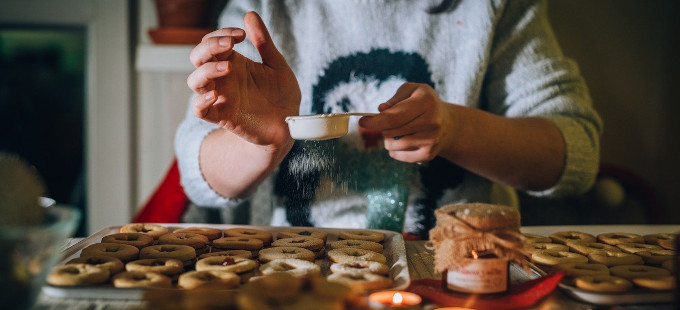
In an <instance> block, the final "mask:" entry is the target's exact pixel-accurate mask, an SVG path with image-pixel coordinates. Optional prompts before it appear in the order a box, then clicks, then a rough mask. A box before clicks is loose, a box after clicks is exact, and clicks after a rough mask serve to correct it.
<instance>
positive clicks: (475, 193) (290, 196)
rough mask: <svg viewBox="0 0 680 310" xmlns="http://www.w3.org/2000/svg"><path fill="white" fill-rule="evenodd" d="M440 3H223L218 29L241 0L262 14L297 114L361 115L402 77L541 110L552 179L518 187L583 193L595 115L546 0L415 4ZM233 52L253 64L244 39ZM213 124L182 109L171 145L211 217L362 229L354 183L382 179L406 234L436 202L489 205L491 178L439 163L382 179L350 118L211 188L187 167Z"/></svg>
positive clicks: (593, 157) (376, 156) (508, 112)
mask: <svg viewBox="0 0 680 310" xmlns="http://www.w3.org/2000/svg"><path fill="white" fill-rule="evenodd" d="M440 1H441V0H433V1H413V0H391V1H388V0H321V1H319V0H314V1H311V0H309V1H304V0H298V1H293V0H290V1H282V0H263V1H253V0H250V1H247V0H231V1H230V2H229V5H228V6H227V8H226V9H225V11H224V13H223V15H222V16H221V19H220V26H221V27H243V16H244V14H245V13H246V12H247V11H250V10H254V11H257V12H258V13H259V14H260V15H261V16H262V18H263V19H264V21H265V23H266V24H267V26H268V29H269V31H270V33H271V35H272V38H273V40H274V42H275V43H276V45H277V47H278V48H279V50H280V51H281V52H282V54H283V55H284V56H285V57H286V60H287V61H288V64H289V65H290V66H291V68H292V69H293V71H294V72H295V74H296V76H297V78H298V82H299V84H300V88H301V91H302V102H301V107H300V114H317V113H330V112H344V111H356V112H375V111H377V106H378V104H380V103H382V102H384V101H385V100H387V99H388V98H390V97H391V96H392V95H393V94H394V92H395V91H396V89H397V87H399V86H400V85H401V84H402V83H404V82H407V81H408V82H419V83H428V84H430V85H431V86H432V87H433V88H434V89H435V90H436V92H437V93H438V95H439V96H440V98H441V99H442V100H443V101H445V102H450V103H453V104H459V105H465V106H469V107H475V108H479V109H483V110H486V111H489V112H491V113H495V114H499V115H504V116H507V117H521V116H539V117H544V118H546V119H548V120H550V121H552V122H553V123H554V124H555V125H556V126H557V127H558V128H559V130H560V131H561V133H562V135H563V137H564V140H565V141H566V151H567V156H566V161H565V166H564V169H563V172H562V176H561V178H560V180H559V182H558V183H557V184H556V185H555V186H554V187H553V188H550V189H548V190H546V191H542V192H532V193H530V194H532V195H536V196H552V197H560V196H565V195H573V194H579V193H583V192H585V191H586V190H587V189H588V188H589V187H590V186H591V185H592V183H593V182H594V179H595V175H596V172H597V168H598V164H599V136H600V131H601V127H602V123H601V120H600V118H599V116H598V115H597V113H596V112H595V111H594V109H593V107H592V104H591V99H590V97H589V94H588V90H587V88H586V86H585V83H584V81H583V79H582V77H581V76H580V74H579V71H578V68H577V65H576V64H575V63H574V62H573V61H571V60H569V59H567V58H565V57H564V56H563V55H562V53H561V51H560V48H559V46H558V44H557V41H556V39H555V37H554V35H553V33H552V30H551V29H550V25H549V23H548V20H547V18H546V3H545V2H544V1H525V0H512V1H505V0H496V1H482V0H462V1H459V2H458V3H457V4H455V5H454V7H452V9H451V10H449V11H446V12H443V13H438V14H431V13H428V12H427V9H428V8H429V7H431V6H433V5H436V4H437V3H439V2H440ZM236 50H237V51H239V52H240V53H242V54H244V55H246V56H247V57H250V58H251V59H254V60H256V61H259V56H258V54H257V52H256V51H255V49H254V48H253V47H252V45H251V44H250V43H249V42H245V43H243V44H239V45H238V46H237V47H236ZM213 130H218V127H217V126H216V125H214V124H210V123H207V122H205V121H202V120H199V119H197V118H195V117H194V116H192V115H191V113H190V112H188V113H187V116H186V119H185V120H184V122H183V123H182V124H181V125H180V127H179V129H178V131H177V135H176V141H175V142H176V146H175V148H176V153H177V157H178V160H179V164H180V171H181V175H182V185H183V187H184V189H185V192H186V193H187V195H188V196H189V198H190V199H191V201H192V202H193V203H194V204H195V205H198V206H202V207H219V208H223V209H222V210H221V211H220V212H221V214H222V219H221V220H222V221H226V222H236V223H244V222H245V223H250V224H260V225H289V224H294V225H310V224H311V225H315V226H321V227H364V226H365V225H366V204H367V198H366V197H367V193H369V192H371V190H372V189H373V188H375V187H378V188H383V187H385V186H387V185H389V184H402V185H403V184H407V186H411V195H410V196H409V212H408V215H407V220H406V230H408V231H412V232H423V231H424V230H427V229H429V227H428V226H429V225H431V224H432V223H433V222H432V214H431V212H432V210H433V208H436V207H438V206H441V205H444V204H448V203H455V202H473V201H475V202H494V201H491V200H492V198H491V197H492V193H491V192H492V190H493V188H494V185H493V183H492V182H491V181H489V180H487V179H484V178H482V177H480V176H478V175H475V174H473V173H470V172H461V171H460V169H459V168H457V167H455V166H454V165H452V164H450V163H448V162H445V161H444V160H438V161H437V162H436V163H431V164H429V165H428V164H425V165H423V166H420V167H415V168H412V167H406V168H405V169H414V170H418V171H416V173H415V175H414V177H413V178H412V179H408V180H404V178H402V177H401V176H394V173H391V172H392V171H393V170H394V169H396V168H395V167H397V168H399V167H401V168H403V166H399V163H397V164H395V163H394V160H391V159H389V158H388V157H387V156H386V155H385V152H384V150H379V149H378V150H375V149H369V150H367V149H366V148H365V147H364V143H365V142H364V141H363V139H362V137H361V134H360V133H358V130H357V126H356V120H353V121H352V122H351V128H350V134H349V135H347V136H345V137H343V138H340V139H337V140H332V141H328V142H325V143H312V142H307V143H304V142H298V143H296V146H295V147H294V150H293V151H292V152H291V154H289V158H288V159H287V160H286V161H285V162H284V164H283V165H282V167H281V168H280V169H279V170H278V171H277V172H276V173H274V175H272V176H271V177H270V178H269V179H268V180H267V181H265V182H264V184H262V185H261V186H260V188H259V189H258V190H257V191H256V193H255V194H253V196H252V197H250V198H248V199H229V198H225V197H221V196H220V195H219V194H217V193H216V192H215V191H213V190H212V189H211V188H210V186H209V185H208V184H207V182H206V181H205V179H204V178H203V176H202V175H201V172H200V167H199V162H198V157H199V156H198V154H199V148H200V144H201V142H202V140H203V138H204V137H205V136H206V135H207V134H208V133H210V132H211V131H213ZM319 154H321V156H319ZM395 165H396V166H395ZM428 167H429V168H428ZM427 169H430V170H429V172H428V170H427ZM348 171H349V172H356V171H360V172H361V173H358V174H357V175H352V174H351V173H347V172H348ZM376 174H377V175H376ZM303 176H307V178H305V177H303ZM456 177H459V178H462V179H461V181H460V182H458V181H457V180H456ZM286 204H288V207H286ZM286 208H288V210H289V214H288V218H287V216H286ZM199 209H200V208H199ZM291 209H299V210H298V211H300V210H302V211H301V213H300V212H297V211H296V212H297V213H296V212H292V211H291ZM237 210H239V211H238V212H237V213H238V214H239V215H234V212H235V211H237ZM199 213H200V212H198V213H197V212H196V210H194V211H191V212H189V213H188V214H187V216H186V217H185V219H186V220H187V221H202V220H205V219H202V218H201V217H200V216H197V214H199ZM296 214H297V215H299V216H298V217H295V216H293V215H296ZM300 214H302V215H300ZM291 216H292V217H293V219H291Z"/></svg>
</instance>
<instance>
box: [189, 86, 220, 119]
mask: <svg viewBox="0 0 680 310" xmlns="http://www.w3.org/2000/svg"><path fill="white" fill-rule="evenodd" d="M216 100H217V92H216V91H214V90H211V91H208V92H206V93H204V94H201V95H196V96H194V99H193V104H192V112H193V113H194V115H195V116H196V117H198V118H201V119H205V118H206V117H207V116H208V113H209V112H210V107H211V106H212V105H213V104H214V103H215V101H216Z"/></svg>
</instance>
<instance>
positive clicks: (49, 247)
mask: <svg viewBox="0 0 680 310" xmlns="http://www.w3.org/2000/svg"><path fill="white" fill-rule="evenodd" d="M41 203H42V204H43V205H47V207H46V208H45V224H43V225H38V226H16V227H8V226H5V227H0V305H3V309H29V308H30V307H31V306H32V305H33V303H34V302H35V299H36V297H37V296H38V293H39V292H40V289H41V287H42V286H43V284H44V283H45V277H46V275H47V273H49V271H50V270H51V269H52V267H53V266H54V265H55V264H56V263H57V261H58V260H59V259H60V255H59V254H60V251H61V248H62V246H63V245H64V242H65V241H66V239H67V238H69V237H71V236H72V235H73V233H74V231H75V229H76V227H77V225H78V221H79V219H80V212H78V210H76V209H72V208H68V207H65V206H59V205H55V204H54V201H53V200H51V199H42V200H41Z"/></svg>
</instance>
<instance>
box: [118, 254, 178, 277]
mask: <svg viewBox="0 0 680 310" xmlns="http://www.w3.org/2000/svg"><path fill="white" fill-rule="evenodd" d="M125 270H127V271H139V272H155V273H160V274H164V275H166V276H169V277H172V276H174V275H177V274H180V273H182V272H184V264H183V263H182V261H180V260H179V259H174V258H146V259H138V260H135V261H131V262H129V263H127V264H126V265H125Z"/></svg>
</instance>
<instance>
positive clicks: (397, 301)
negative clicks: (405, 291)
mask: <svg viewBox="0 0 680 310" xmlns="http://www.w3.org/2000/svg"><path fill="white" fill-rule="evenodd" d="M403 301H404V297H402V296H401V293H395V294H394V296H393V297H392V304H393V305H395V306H400V305H401V303H402V302H403Z"/></svg>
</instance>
